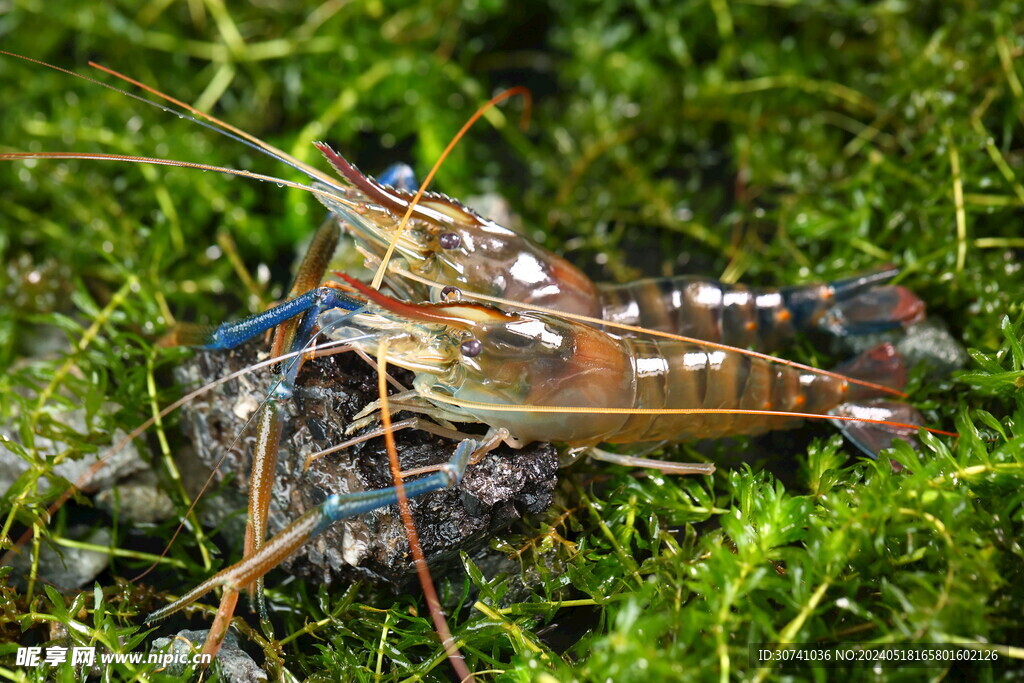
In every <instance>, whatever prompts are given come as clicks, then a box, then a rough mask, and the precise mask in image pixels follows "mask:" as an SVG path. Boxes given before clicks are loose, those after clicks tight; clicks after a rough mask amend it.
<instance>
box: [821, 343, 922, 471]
mask: <svg viewBox="0 0 1024 683" xmlns="http://www.w3.org/2000/svg"><path fill="white" fill-rule="evenodd" d="M836 372H839V373H842V374H844V375H847V376H849V377H853V378H855V379H861V380H867V381H869V382H874V383H876V384H881V385H883V386H887V387H890V388H892V389H902V388H903V385H904V384H906V381H907V369H906V366H905V364H904V362H903V357H902V356H900V355H899V353H897V351H896V348H895V347H894V346H893V345H892V344H889V343H888V342H886V343H884V344H879V345H878V346H876V347H874V348H871V349H868V350H867V351H865V352H864V353H862V354H860V355H859V356H857V357H856V358H854V359H853V360H851V361H849V362H847V363H844V364H843V365H840V366H839V367H838V368H836ZM878 393H879V392H878V391H877V390H875V389H871V388H870V387H864V386H861V385H856V384H851V385H850V388H849V393H848V400H847V402H846V403H842V404H840V405H838V406H836V407H835V408H833V409H832V410H830V411H829V414H830V415H836V416H838V417H854V418H857V419H858V420H868V421H867V422H853V421H850V420H833V424H834V425H835V426H836V427H837V428H838V429H839V431H841V432H842V433H843V435H844V436H845V437H846V438H847V439H849V440H850V442H852V443H853V444H854V445H856V446H857V447H858V448H860V449H861V450H862V451H864V452H865V453H867V454H868V455H869V456H871V457H872V458H874V457H877V456H878V453H879V452H881V451H882V450H884V449H886V448H890V447H891V446H892V444H893V441H895V440H896V439H900V440H903V441H906V442H907V443H909V444H910V445H911V446H913V447H914V448H917V439H915V438H914V436H915V434H917V429H916V428H914V427H903V426H896V425H892V424H879V421H885V422H898V423H900V424H902V425H921V426H923V425H924V424H925V421H924V417H923V416H922V415H921V413H919V412H918V411H917V409H916V408H914V407H913V406H912V405H909V404H907V403H896V402H895V401H889V400H883V399H879V398H876V397H877V396H878Z"/></svg>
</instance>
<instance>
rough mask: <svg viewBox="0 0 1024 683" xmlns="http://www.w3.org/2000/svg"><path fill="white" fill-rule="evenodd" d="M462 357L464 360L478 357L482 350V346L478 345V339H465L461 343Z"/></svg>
mask: <svg viewBox="0 0 1024 683" xmlns="http://www.w3.org/2000/svg"><path fill="white" fill-rule="evenodd" d="M459 348H460V349H462V355H463V356H465V357H466V358H474V357H476V356H479V355H480V352H481V351H483V350H484V345H483V344H481V343H480V340H479V339H467V340H466V341H464V342H462V344H461V346H459Z"/></svg>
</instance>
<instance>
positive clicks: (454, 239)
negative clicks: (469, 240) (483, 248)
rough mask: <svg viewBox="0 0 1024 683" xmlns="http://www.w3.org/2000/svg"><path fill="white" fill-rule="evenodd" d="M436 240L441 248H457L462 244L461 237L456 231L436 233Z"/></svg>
mask: <svg viewBox="0 0 1024 683" xmlns="http://www.w3.org/2000/svg"><path fill="white" fill-rule="evenodd" d="M437 241H438V243H439V244H440V245H441V248H442V249H458V248H459V245H460V244H462V238H461V237H459V233H457V232H442V233H441V234H440V235H438V237H437Z"/></svg>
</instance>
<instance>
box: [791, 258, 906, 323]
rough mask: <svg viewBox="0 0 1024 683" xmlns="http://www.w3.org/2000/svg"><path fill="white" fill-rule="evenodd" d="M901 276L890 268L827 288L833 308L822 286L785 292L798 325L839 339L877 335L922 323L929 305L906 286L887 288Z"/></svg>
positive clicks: (794, 288)
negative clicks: (891, 281)
mask: <svg viewBox="0 0 1024 683" xmlns="http://www.w3.org/2000/svg"><path fill="white" fill-rule="evenodd" d="M898 273H899V269H897V268H886V269H884V270H879V271H875V272H873V273H865V274H863V275H857V276H855V277H851V278H847V279H845V280H836V281H835V282H831V283H829V284H828V285H826V286H825V287H827V289H828V291H829V293H830V295H831V297H830V298H831V300H832V305H830V306H823V305H822V304H823V303H824V302H825V301H826V299H825V297H823V296H822V292H821V290H822V287H821V286H818V285H816V286H809V287H788V288H786V289H783V290H782V296H783V299H784V300H785V302H786V306H787V308H789V310H790V311H791V312H792V313H793V316H794V318H795V319H796V320H798V321H804V322H803V323H802V324H799V323H798V326H802V327H804V328H810V327H812V326H814V327H818V328H820V329H822V330H825V331H827V332H830V333H831V334H834V335H836V336H840V337H842V336H847V335H860V334H873V333H877V332H884V331H886V330H889V329H892V328H894V327H899V326H901V325H902V326H903V327H906V326H908V325H912V324H914V323H918V322H921V321H922V320H924V316H925V304H924V302H923V301H921V299H920V298H918V297H917V295H916V294H914V293H913V292H911V291H910V290H909V289H907V288H906V287H901V286H898V285H885V284H884V283H885V282H888V281H889V280H891V279H892V278H894V277H896V275H897V274H898Z"/></svg>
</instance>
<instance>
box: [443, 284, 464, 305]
mask: <svg viewBox="0 0 1024 683" xmlns="http://www.w3.org/2000/svg"><path fill="white" fill-rule="evenodd" d="M441 301H443V302H445V303H455V302H458V301H462V290H461V289H459V288H458V287H453V286H451V285H446V286H445V287H444V288H443V289H442V290H441Z"/></svg>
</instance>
